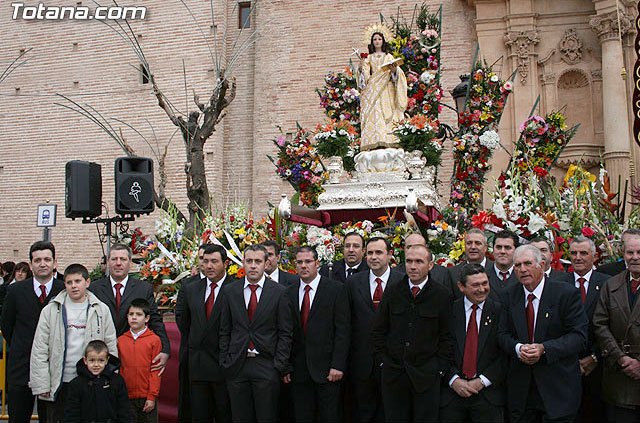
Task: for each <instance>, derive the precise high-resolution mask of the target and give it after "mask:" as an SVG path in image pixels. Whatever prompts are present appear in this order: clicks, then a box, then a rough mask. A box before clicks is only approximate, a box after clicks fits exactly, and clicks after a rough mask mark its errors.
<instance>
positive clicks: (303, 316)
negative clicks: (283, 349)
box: [300, 285, 311, 333]
mask: <svg viewBox="0 0 640 423" xmlns="http://www.w3.org/2000/svg"><path fill="white" fill-rule="evenodd" d="M309 291H311V287H310V286H309V285H306V286H305V287H304V297H302V307H300V321H301V322H302V330H303V331H304V333H307V320H309V311H310V310H311V298H310V297H309Z"/></svg>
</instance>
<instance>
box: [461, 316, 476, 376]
mask: <svg viewBox="0 0 640 423" xmlns="http://www.w3.org/2000/svg"><path fill="white" fill-rule="evenodd" d="M476 310H478V306H477V305H476V304H473V305H472V306H471V317H469V324H468V325H467V337H466V338H465V341H464V356H463V359H462V373H463V374H464V376H465V377H466V378H467V379H473V377H474V376H475V375H476V373H477V372H478V325H477V323H476Z"/></svg>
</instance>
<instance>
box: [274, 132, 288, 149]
mask: <svg viewBox="0 0 640 423" xmlns="http://www.w3.org/2000/svg"><path fill="white" fill-rule="evenodd" d="M276 143H277V144H278V146H280V147H284V145H285V144H286V143H287V139H286V138H285V136H284V135H280V136H279V137H278V138H277V139H276Z"/></svg>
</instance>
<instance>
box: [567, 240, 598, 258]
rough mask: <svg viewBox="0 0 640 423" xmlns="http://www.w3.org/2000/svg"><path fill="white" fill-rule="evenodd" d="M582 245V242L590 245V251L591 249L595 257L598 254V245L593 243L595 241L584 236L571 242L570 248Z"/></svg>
mask: <svg viewBox="0 0 640 423" xmlns="http://www.w3.org/2000/svg"><path fill="white" fill-rule="evenodd" d="M576 242H578V243H582V242H588V243H589V249H591V254H593V255H595V254H596V244H595V243H594V242H593V240H592V239H591V238H587V237H586V236H584V235H578V236H577V237H575V238H573V239H572V240H571V242H570V243H569V246H571V245H573V244H574V243H576Z"/></svg>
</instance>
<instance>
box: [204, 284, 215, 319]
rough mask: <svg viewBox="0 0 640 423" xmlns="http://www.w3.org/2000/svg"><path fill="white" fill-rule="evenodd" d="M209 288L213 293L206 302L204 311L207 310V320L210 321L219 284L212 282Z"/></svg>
mask: <svg viewBox="0 0 640 423" xmlns="http://www.w3.org/2000/svg"><path fill="white" fill-rule="evenodd" d="M209 287H210V288H211V292H210V293H209V296H208V297H207V301H206V302H205V305H204V310H205V314H206V315H207V320H208V319H209V316H211V312H212V311H213V303H214V302H215V301H216V288H217V287H218V284H217V283H213V282H211V283H210V284H209Z"/></svg>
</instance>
